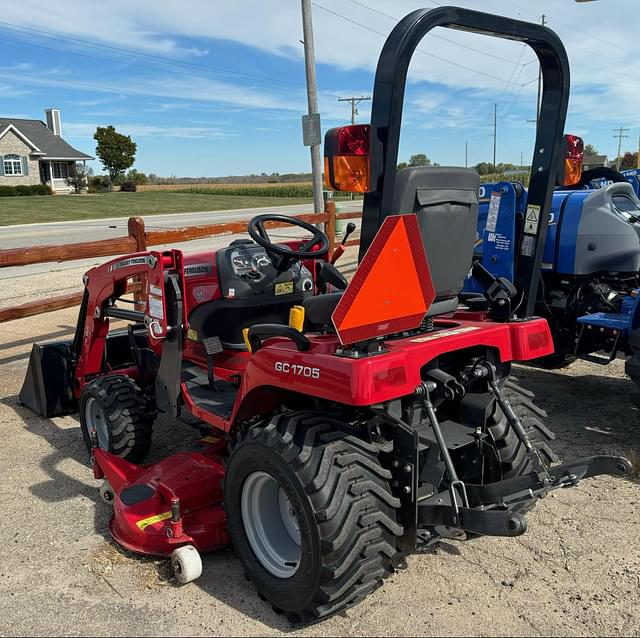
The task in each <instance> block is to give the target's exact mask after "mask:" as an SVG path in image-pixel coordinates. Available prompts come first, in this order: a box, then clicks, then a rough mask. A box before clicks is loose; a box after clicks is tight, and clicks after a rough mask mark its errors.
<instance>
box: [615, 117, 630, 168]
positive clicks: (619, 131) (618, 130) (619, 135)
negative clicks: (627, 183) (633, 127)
mask: <svg viewBox="0 0 640 638" xmlns="http://www.w3.org/2000/svg"><path fill="white" fill-rule="evenodd" d="M613 130H614V131H615V132H616V135H614V136H613V137H617V138H618V155H617V158H616V170H617V171H619V170H620V149H621V148H622V140H623V138H625V137H629V136H628V135H625V133H626V132H627V131H628V130H629V129H628V128H623V127H622V126H621V127H620V128H614V129H613Z"/></svg>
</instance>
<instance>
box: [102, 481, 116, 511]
mask: <svg viewBox="0 0 640 638" xmlns="http://www.w3.org/2000/svg"><path fill="white" fill-rule="evenodd" d="M100 498H101V499H102V500H103V501H104V502H105V503H106V504H107V505H113V499H114V498H115V494H114V493H113V488H112V487H111V483H109V481H103V482H102V485H101V486H100Z"/></svg>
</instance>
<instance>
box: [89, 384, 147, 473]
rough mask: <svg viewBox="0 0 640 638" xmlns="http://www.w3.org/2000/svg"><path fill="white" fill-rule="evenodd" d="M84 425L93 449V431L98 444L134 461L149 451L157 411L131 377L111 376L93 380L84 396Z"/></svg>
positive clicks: (137, 461)
mask: <svg viewBox="0 0 640 638" xmlns="http://www.w3.org/2000/svg"><path fill="white" fill-rule="evenodd" d="M79 413H80V428H81V430H82V436H83V437H84V442H85V444H86V445H87V449H88V450H89V451H91V432H92V431H95V433H96V437H97V440H98V447H100V448H102V449H103V450H106V451H107V452H111V453H112V454H115V455H116V456H119V457H120V458H122V459H125V460H127V461H130V462H131V463H139V462H140V461H142V459H143V458H144V457H145V456H146V455H147V453H148V452H149V448H150V446H151V431H152V428H153V421H154V419H155V416H156V413H155V409H154V408H153V406H152V405H151V404H150V401H149V399H148V397H146V396H145V395H144V393H143V392H142V390H141V389H140V387H139V386H138V385H137V384H136V382H135V381H134V380H133V379H131V378H130V377H127V376H124V375H107V376H104V377H99V378H97V379H95V380H93V381H92V382H91V383H89V384H88V385H87V386H86V387H85V389H84V390H83V391H82V394H81V395H80V405H79Z"/></svg>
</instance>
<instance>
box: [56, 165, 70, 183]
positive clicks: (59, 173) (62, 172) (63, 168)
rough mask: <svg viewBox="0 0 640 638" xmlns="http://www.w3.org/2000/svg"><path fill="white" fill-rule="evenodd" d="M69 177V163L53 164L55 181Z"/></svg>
mask: <svg viewBox="0 0 640 638" xmlns="http://www.w3.org/2000/svg"><path fill="white" fill-rule="evenodd" d="M67 177H69V164H68V162H54V163H53V178H54V179H67Z"/></svg>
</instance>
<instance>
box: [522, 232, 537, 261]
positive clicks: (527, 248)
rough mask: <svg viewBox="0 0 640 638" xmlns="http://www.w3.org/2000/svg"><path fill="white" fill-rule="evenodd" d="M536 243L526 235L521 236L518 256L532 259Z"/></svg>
mask: <svg viewBox="0 0 640 638" xmlns="http://www.w3.org/2000/svg"><path fill="white" fill-rule="evenodd" d="M535 245H536V242H535V239H534V238H533V237H528V236H527V235H523V236H522V245H521V246H520V254H521V255H524V256H525V257H533V249H534V248H535Z"/></svg>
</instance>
